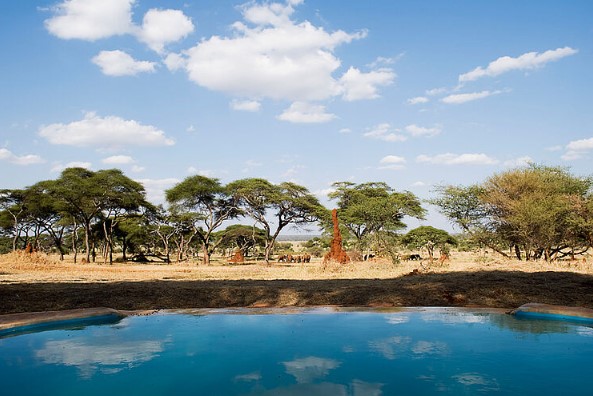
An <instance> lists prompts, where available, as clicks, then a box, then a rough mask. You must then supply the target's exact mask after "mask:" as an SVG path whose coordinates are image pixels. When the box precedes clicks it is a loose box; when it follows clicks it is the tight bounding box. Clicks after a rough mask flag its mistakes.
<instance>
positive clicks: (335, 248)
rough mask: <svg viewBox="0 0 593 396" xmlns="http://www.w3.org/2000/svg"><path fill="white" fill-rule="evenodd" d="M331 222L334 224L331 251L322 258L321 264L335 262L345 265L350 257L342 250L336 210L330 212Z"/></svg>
mask: <svg viewBox="0 0 593 396" xmlns="http://www.w3.org/2000/svg"><path fill="white" fill-rule="evenodd" d="M332 221H333V223H334V236H333V238H332V243H331V249H330V251H329V253H328V254H326V255H325V257H324V258H323V262H324V263H326V262H328V261H337V262H338V263H340V264H346V263H347V262H349V261H350V257H348V255H347V254H346V252H345V251H344V249H343V248H342V235H341V234H340V227H339V226H338V210H337V209H333V210H332Z"/></svg>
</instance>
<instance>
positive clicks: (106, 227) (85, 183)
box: [47, 168, 147, 262]
mask: <svg viewBox="0 0 593 396" xmlns="http://www.w3.org/2000/svg"><path fill="white" fill-rule="evenodd" d="M47 191H48V193H49V194H51V195H52V196H53V197H54V198H55V200H56V206H57V208H58V210H59V211H60V212H62V213H64V214H66V215H68V216H70V217H71V218H72V219H74V220H75V221H76V222H77V223H78V224H81V225H82V227H83V229H84V235H85V248H86V260H87V262H89V261H90V259H91V243H90V238H91V233H92V227H93V225H94V224H95V223H99V222H102V228H103V234H104V237H105V241H106V245H107V250H106V253H107V254H108V255H109V260H110V262H111V261H112V260H113V256H112V251H113V240H112V233H113V228H114V227H115V225H117V222H118V221H119V219H120V218H121V216H123V215H125V214H131V213H136V212H137V211H138V210H139V209H140V207H142V206H146V205H147V203H146V201H145V199H144V187H143V186H142V185H141V184H139V183H137V182H135V181H133V180H131V179H129V178H128V177H127V176H125V175H124V174H123V173H122V172H121V171H120V170H118V169H107V170H100V171H97V172H93V171H90V170H88V169H84V168H68V169H65V170H64V171H63V172H62V174H61V175H60V177H59V178H58V179H57V180H56V181H55V183H52V184H51V185H50V186H49V187H48V189H47ZM99 224H101V223H99ZM93 251H94V250H93Z"/></svg>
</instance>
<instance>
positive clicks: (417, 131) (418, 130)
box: [404, 124, 443, 137]
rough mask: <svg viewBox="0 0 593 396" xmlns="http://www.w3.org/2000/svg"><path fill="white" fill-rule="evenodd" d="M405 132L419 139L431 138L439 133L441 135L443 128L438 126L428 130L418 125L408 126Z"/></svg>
mask: <svg viewBox="0 0 593 396" xmlns="http://www.w3.org/2000/svg"><path fill="white" fill-rule="evenodd" d="M404 130H405V131H406V132H408V133H409V134H410V135H412V136H414V137H418V136H426V137H430V136H436V135H438V134H439V133H441V131H442V130H443V127H442V126H440V125H436V126H434V127H432V128H426V127H421V126H418V125H416V124H411V125H408V126H406V127H405V128H404Z"/></svg>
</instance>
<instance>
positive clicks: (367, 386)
mask: <svg viewBox="0 0 593 396" xmlns="http://www.w3.org/2000/svg"><path fill="white" fill-rule="evenodd" d="M246 312H247V313H246ZM253 312H261V311H240V312H239V313H235V312H225V311H223V312H218V313H209V314H199V315H197V314H158V315H152V316H146V317H128V318H125V319H123V320H121V321H120V322H118V323H115V324H113V323H112V324H105V325H99V326H98V325H93V326H87V327H84V328H76V329H72V328H70V329H62V330H50V331H43V332H37V333H31V334H22V335H17V336H11V337H6V338H2V339H0V395H85V396H87V395H89V396H90V395H101V396H104V395H143V396H150V395H308V396H314V395H355V396H361V395H430V394H435V393H437V394H451V395H474V394H483V393H486V394H488V393H496V394H503V395H540V396H541V395H555V394H562V395H591V394H593V376H592V375H591V373H593V369H592V366H591V361H592V360H593V328H592V327H588V326H586V325H583V324H579V323H565V322H557V321H543V320H520V319H516V318H514V317H512V316H509V315H505V314H499V313H487V312H470V311H451V310H439V309H425V310H419V311H414V310H410V311H406V310H404V311H402V312H378V311H372V312H337V313H336V312H331V311H330V310H312V311H297V313H291V314H285V313H283V311H273V312H274V313H272V314H249V313H253Z"/></svg>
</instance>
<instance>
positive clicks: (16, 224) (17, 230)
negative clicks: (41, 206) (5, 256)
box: [0, 189, 25, 250]
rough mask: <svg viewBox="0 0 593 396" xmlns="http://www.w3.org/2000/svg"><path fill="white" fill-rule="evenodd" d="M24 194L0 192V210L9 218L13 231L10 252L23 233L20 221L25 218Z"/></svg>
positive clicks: (12, 191) (18, 191)
mask: <svg viewBox="0 0 593 396" xmlns="http://www.w3.org/2000/svg"><path fill="white" fill-rule="evenodd" d="M24 199H25V193H24V191H23V190H8V189H4V190H0V210H1V211H2V212H3V213H5V214H6V215H7V216H6V217H9V218H10V222H11V223H12V229H13V238H12V250H16V245H17V242H18V240H19V238H20V236H21V233H22V232H23V227H22V224H21V220H22V219H23V217H24V216H25V206H24Z"/></svg>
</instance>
